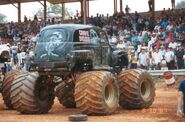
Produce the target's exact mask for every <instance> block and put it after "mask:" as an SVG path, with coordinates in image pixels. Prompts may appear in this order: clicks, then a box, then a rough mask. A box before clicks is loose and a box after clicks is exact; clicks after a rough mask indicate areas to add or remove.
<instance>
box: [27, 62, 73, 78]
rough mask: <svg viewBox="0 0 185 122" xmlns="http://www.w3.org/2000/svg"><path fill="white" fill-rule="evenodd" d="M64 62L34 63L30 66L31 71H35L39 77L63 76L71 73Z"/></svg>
mask: <svg viewBox="0 0 185 122" xmlns="http://www.w3.org/2000/svg"><path fill="white" fill-rule="evenodd" d="M68 65H69V64H67V63H66V62H63V63H57V62H34V63H32V64H31V69H30V70H31V71H37V72H39V74H41V75H64V74H65V73H68V72H70V71H71V69H70V68H69V67H68Z"/></svg>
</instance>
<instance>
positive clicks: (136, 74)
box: [118, 69, 155, 109]
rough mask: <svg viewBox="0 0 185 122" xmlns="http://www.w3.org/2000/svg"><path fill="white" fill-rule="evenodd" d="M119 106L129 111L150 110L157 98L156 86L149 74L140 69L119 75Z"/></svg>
mask: <svg viewBox="0 0 185 122" xmlns="http://www.w3.org/2000/svg"><path fill="white" fill-rule="evenodd" d="M118 84H119V90H120V99H119V105H120V106H121V107H122V108H127V109H141V108H148V107H150V106H151V105H152V103H153V101H154V97H155V86H154V82H153V80H152V77H151V76H150V74H149V73H147V72H144V71H143V70H140V69H134V70H127V71H123V72H121V73H120V74H119V75H118Z"/></svg>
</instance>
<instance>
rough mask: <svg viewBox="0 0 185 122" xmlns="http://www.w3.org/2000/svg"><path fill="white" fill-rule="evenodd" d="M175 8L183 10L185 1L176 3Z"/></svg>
mask: <svg viewBox="0 0 185 122" xmlns="http://www.w3.org/2000/svg"><path fill="white" fill-rule="evenodd" d="M176 8H177V9H181V8H185V0H183V1H180V2H178V3H177V5H176Z"/></svg>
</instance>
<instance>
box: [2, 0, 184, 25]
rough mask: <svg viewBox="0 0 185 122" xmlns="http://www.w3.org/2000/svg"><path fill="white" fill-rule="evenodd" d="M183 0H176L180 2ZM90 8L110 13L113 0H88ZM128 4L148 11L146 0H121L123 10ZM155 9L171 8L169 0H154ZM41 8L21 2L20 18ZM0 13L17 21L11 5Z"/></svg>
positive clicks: (92, 11)
mask: <svg viewBox="0 0 185 122" xmlns="http://www.w3.org/2000/svg"><path fill="white" fill-rule="evenodd" d="M180 1H183V0H176V3H177V2H180ZM89 5H90V8H89V12H90V15H93V16H95V15H96V13H100V14H104V15H106V14H107V13H108V14H109V15H112V14H113V12H114V0H95V1H90V4H89ZM126 5H128V6H129V7H130V9H131V12H134V11H138V12H144V11H148V0H123V10H125V9H124V8H125V6H126ZM65 6H66V8H68V9H70V10H71V11H73V12H74V13H75V12H76V10H79V11H80V3H79V2H76V3H67V4H66V5H65ZM155 6H156V10H162V9H163V8H166V9H167V8H171V0H155ZM40 8H42V5H41V4H40V3H39V2H31V3H23V4H21V9H22V12H21V13H22V20H23V17H24V15H26V16H27V17H28V18H30V17H33V16H34V14H35V12H36V11H37V10H38V9H40ZM119 10H120V7H119V0H118V11H119ZM0 13H2V14H4V15H6V16H7V20H8V21H14V22H16V21H17V9H16V8H15V7H14V6H13V5H2V6H0Z"/></svg>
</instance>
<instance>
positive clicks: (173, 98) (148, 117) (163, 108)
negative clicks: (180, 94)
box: [0, 84, 185, 122]
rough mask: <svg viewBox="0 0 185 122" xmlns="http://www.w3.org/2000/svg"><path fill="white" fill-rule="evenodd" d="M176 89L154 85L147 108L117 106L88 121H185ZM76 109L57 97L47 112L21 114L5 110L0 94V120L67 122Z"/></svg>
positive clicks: (76, 112)
mask: <svg viewBox="0 0 185 122" xmlns="http://www.w3.org/2000/svg"><path fill="white" fill-rule="evenodd" d="M176 104H177V91H176V89H175V88H170V89H168V90H165V88H164V84H162V85H161V84H160V85H156V98H155V102H154V104H153V105H152V106H151V108H149V109H143V110H123V109H121V108H119V109H118V110H117V111H116V112H115V113H114V114H113V115H109V116H89V117H88V122H185V118H184V119H182V118H179V117H177V116H176ZM78 113H80V110H78V109H65V108H63V107H62V105H60V104H59V102H58V101H57V99H56V100H55V104H54V106H53V107H52V109H51V110H50V112H49V113H48V114H45V115H21V114H19V113H18V112H16V111H13V110H7V109H6V107H5V105H4V104H3V101H2V97H1V96H0V122H67V121H68V116H69V115H71V114H78Z"/></svg>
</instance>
